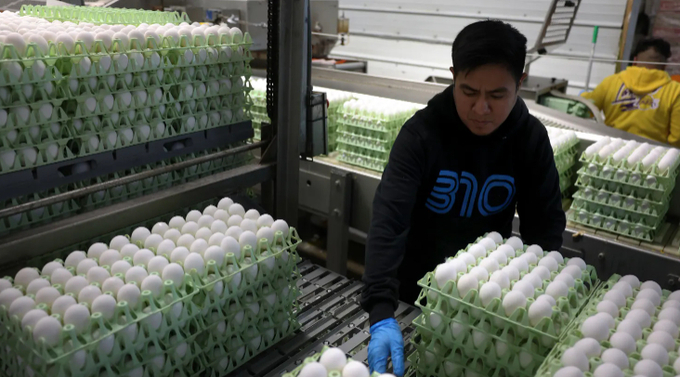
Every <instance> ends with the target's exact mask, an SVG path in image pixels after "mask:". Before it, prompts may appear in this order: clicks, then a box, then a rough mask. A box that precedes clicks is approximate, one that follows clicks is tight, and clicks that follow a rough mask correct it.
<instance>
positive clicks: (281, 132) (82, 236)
mask: <svg viewBox="0 0 680 377" xmlns="http://www.w3.org/2000/svg"><path fill="white" fill-rule="evenodd" d="M308 6H309V1H308V0H291V1H282V2H281V3H280V15H279V16H280V20H281V22H280V26H281V30H280V39H279V45H278V49H279V56H280V60H279V67H280V72H282V73H283V74H282V75H281V76H280V82H279V83H278V84H279V85H278V87H279V90H280V93H279V96H278V99H279V101H278V103H276V106H278V108H279V109H280V111H279V112H278V113H279V116H278V118H277V119H276V122H275V127H273V130H272V129H270V128H267V127H265V129H264V130H263V132H264V135H267V134H269V135H271V137H272V138H271V139H269V140H265V142H264V143H256V144H252V145H249V146H247V147H241V148H236V149H230V150H227V151H224V152H218V153H215V154H212V155H210V156H204V157H202V158H196V159H193V160H191V161H185V162H182V163H179V164H174V165H171V166H167V167H164V168H161V169H156V170H152V171H148V172H144V173H140V174H137V175H135V176H133V177H124V178H121V180H119V181H115V182H114V181H111V182H105V183H103V184H101V185H97V186H94V187H88V188H85V189H83V190H78V191H77V192H71V193H66V194H65V195H66V196H68V197H71V196H74V195H76V196H78V195H85V194H87V193H88V192H90V191H92V190H96V189H99V190H101V189H103V188H106V187H109V186H115V185H119V184H122V183H124V182H127V181H129V180H132V179H134V178H145V177H149V176H154V175H158V174H162V173H164V172H167V171H169V170H175V169H179V168H182V167H185V166H189V165H193V164H198V163H201V162H205V161H207V160H210V159H216V158H220V157H224V156H225V155H228V154H233V153H237V152H243V151H244V150H251V149H257V148H261V147H262V148H263V149H265V147H267V146H271V147H273V152H275V153H273V156H272V157H275V158H267V159H265V158H263V159H262V160H255V161H254V162H253V163H251V164H248V165H245V166H242V167H239V168H235V169H232V170H229V171H225V172H222V173H218V174H214V175H211V176H207V177H204V178H201V179H198V180H196V181H192V182H189V183H184V184H181V185H177V186H174V187H171V188H169V189H166V190H163V191H160V192H157V193H154V194H150V195H145V196H142V197H138V198H135V199H131V200H128V201H125V202H122V203H119V204H115V205H111V206H108V207H105V208H101V209H97V210H93V211H90V212H87V213H84V214H81V215H76V216H73V217H69V218H67V219H64V220H60V221H56V222H53V223H50V224H47V225H44V226H39V227H36V228H33V229H30V230H25V231H19V232H16V233H13V234H10V235H9V236H7V237H4V238H2V239H0V259H2V261H3V262H2V265H3V267H4V266H8V265H10V264H19V263H22V262H24V261H26V260H28V259H30V258H33V257H37V256H40V255H44V254H45V253H48V252H50V251H54V250H58V249H60V248H63V247H68V246H70V245H73V244H76V243H78V242H82V241H86V240H88V239H92V238H94V237H97V236H99V235H102V234H106V233H108V232H112V231H115V230H117V229H121V228H124V227H126V226H130V225H133V224H136V223H139V222H141V221H143V220H146V219H149V218H153V217H154V216H159V215H162V214H165V213H168V212H170V211H172V210H173V209H179V208H183V207H186V206H190V205H192V204H195V203H197V202H200V201H204V200H207V199H210V198H214V197H218V196H220V195H222V194H223V193H224V192H227V191H231V190H234V189H239V188H246V187H252V186H255V185H258V184H264V185H265V186H266V185H267V184H268V183H272V182H273V183H274V188H273V189H272V192H271V197H272V198H273V200H274V203H271V202H267V203H268V204H269V205H268V206H267V207H266V208H265V209H266V210H268V211H272V213H273V214H275V215H276V216H277V217H278V218H283V219H285V220H286V221H287V222H288V223H289V224H290V225H293V226H294V225H295V224H296V222H297V211H298V187H297V185H298V176H299V155H300V153H299V146H300V138H301V130H303V129H304V128H303V126H305V125H306V114H307V111H306V106H307V95H308V92H309V90H310V88H309V87H308V85H306V84H305V83H304V82H305V79H304V78H305V77H308V75H309V69H308V68H306V67H307V66H308V64H305V62H307V63H309V62H311V58H310V55H309V53H310V52H309V49H307V48H303V47H304V46H306V45H307V44H308V41H309V29H308V20H309V17H308V14H307V8H308ZM307 81H308V79H307ZM270 144H274V145H270ZM262 155H263V156H265V157H266V156H268V155H267V154H266V153H265V152H264V151H263V154H262ZM270 186H271V185H270ZM46 200H47V201H44V202H40V203H38V204H29V205H28V206H27V207H26V208H29V207H30V208H33V207H34V206H36V205H46V203H48V202H49V203H51V202H52V201H59V200H64V198H63V197H57V198H51V199H50V198H47V199H46ZM274 207H275V208H274ZM20 208H23V207H20ZM15 210H16V209H14V210H13V209H12V207H10V208H6V209H4V210H2V213H10V212H13V211H15ZM46 245H47V246H46Z"/></svg>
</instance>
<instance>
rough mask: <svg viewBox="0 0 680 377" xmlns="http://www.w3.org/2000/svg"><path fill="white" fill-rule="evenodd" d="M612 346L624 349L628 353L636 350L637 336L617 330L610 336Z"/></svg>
mask: <svg viewBox="0 0 680 377" xmlns="http://www.w3.org/2000/svg"><path fill="white" fill-rule="evenodd" d="M609 343H610V344H611V345H612V347H614V348H616V349H619V350H621V351H623V352H624V353H625V354H626V355H630V354H631V353H633V352H635V351H636V348H637V347H636V345H635V338H633V336H632V335H630V334H629V333H627V332H623V331H621V332H616V333H614V334H612V336H611V337H610V338H609Z"/></svg>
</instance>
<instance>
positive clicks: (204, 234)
mask: <svg viewBox="0 0 680 377" xmlns="http://www.w3.org/2000/svg"><path fill="white" fill-rule="evenodd" d="M212 234H213V233H212V231H211V230H210V229H208V228H201V229H199V230H197V231H196V239H199V238H200V239H202V240H204V241H206V242H207V241H208V240H209V239H210V237H211V236H212Z"/></svg>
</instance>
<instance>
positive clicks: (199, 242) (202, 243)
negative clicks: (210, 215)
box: [189, 238, 208, 256]
mask: <svg viewBox="0 0 680 377" xmlns="http://www.w3.org/2000/svg"><path fill="white" fill-rule="evenodd" d="M207 249H208V242H207V241H206V240H204V239H202V238H198V239H196V240H195V241H194V242H193V243H192V244H191V247H190V248H189V251H191V252H192V253H198V254H200V255H201V256H203V253H205V251H206V250H207Z"/></svg>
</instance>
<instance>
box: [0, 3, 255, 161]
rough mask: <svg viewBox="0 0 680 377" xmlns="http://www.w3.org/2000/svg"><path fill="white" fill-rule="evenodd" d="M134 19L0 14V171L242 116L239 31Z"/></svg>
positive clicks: (246, 41)
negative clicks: (115, 20)
mask: <svg viewBox="0 0 680 377" xmlns="http://www.w3.org/2000/svg"><path fill="white" fill-rule="evenodd" d="M86 8H87V7H85V10H83V11H84V12H87V11H88V10H87V9H86ZM46 9H49V7H48V8H46ZM31 14H41V13H40V12H32V13H31ZM143 20H144V18H143V17H142V16H140V17H138V18H136V22H137V23H138V24H136V25H122V24H115V25H109V24H106V23H100V24H94V23H92V22H78V21H76V22H71V21H64V22H62V21H59V20H54V21H52V22H50V21H48V20H46V19H43V18H39V17H33V16H23V17H22V16H19V15H17V14H15V13H11V12H4V13H0V24H1V25H2V26H1V27H0V174H3V173H7V172H11V171H18V170H22V169H27V168H33V167H37V166H41V165H46V164H49V163H52V162H57V161H62V160H68V159H73V158H76V157H82V156H87V155H90V154H95V153H99V152H104V151H110V150H114V149H118V148H122V147H125V146H130V145H134V144H139V143H144V142H147V141H152V140H158V139H163V138H166V137H170V136H175V135H179V134H184V133H190V132H196V131H199V130H202V129H207V128H212V127H220V126H226V125H229V124H232V123H236V122H240V121H244V120H246V119H247V118H248V117H249V114H248V111H249V110H248V109H249V107H250V100H249V99H248V91H249V90H250V87H249V85H248V78H249V76H250V73H251V70H250V66H249V62H250V60H251V59H252V58H251V56H250V52H249V50H248V49H249V46H250V44H251V43H252V41H251V40H250V36H249V35H248V34H247V33H246V34H245V35H244V34H243V33H242V32H241V31H240V30H239V29H237V28H232V29H229V28H228V27H226V26H208V25H199V24H197V23H194V24H192V25H189V24H188V23H186V22H183V23H182V24H180V25H174V24H171V23H167V24H164V25H159V24H151V25H149V24H146V23H139V22H142V21H143Z"/></svg>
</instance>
